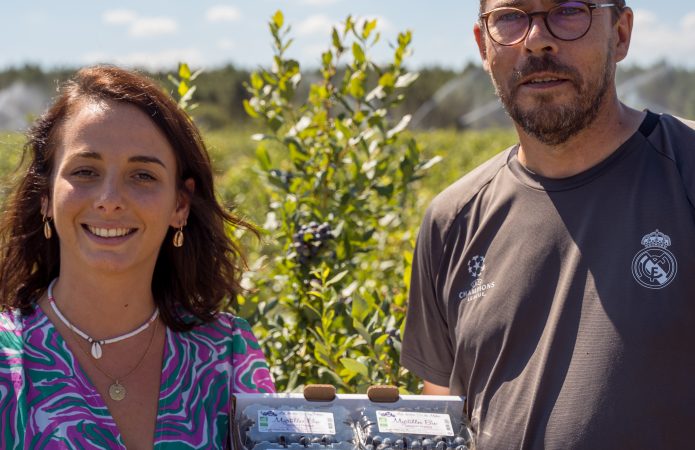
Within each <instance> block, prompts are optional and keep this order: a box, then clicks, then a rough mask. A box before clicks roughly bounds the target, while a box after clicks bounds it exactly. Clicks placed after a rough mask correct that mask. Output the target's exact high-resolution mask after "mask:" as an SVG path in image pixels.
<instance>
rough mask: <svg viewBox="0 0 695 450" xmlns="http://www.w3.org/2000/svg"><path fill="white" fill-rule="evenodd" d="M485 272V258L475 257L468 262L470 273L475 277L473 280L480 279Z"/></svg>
mask: <svg viewBox="0 0 695 450" xmlns="http://www.w3.org/2000/svg"><path fill="white" fill-rule="evenodd" d="M483 270H485V257H484V256H479V255H475V256H474V257H472V258H471V259H469V260H468V273H470V274H471V275H473V278H478V277H479V276H480V275H481V274H482V273H483Z"/></svg>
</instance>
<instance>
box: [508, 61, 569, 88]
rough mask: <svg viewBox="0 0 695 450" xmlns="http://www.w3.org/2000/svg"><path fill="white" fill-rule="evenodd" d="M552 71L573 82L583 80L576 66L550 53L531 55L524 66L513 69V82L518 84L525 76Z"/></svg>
mask: <svg viewBox="0 0 695 450" xmlns="http://www.w3.org/2000/svg"><path fill="white" fill-rule="evenodd" d="M542 72H552V73H553V74H555V75H561V76H562V77H565V78H568V79H569V80H570V81H572V82H577V81H579V80H581V75H580V73H579V71H578V70H577V69H575V68H574V67H571V66H568V65H565V64H562V63H560V62H558V61H557V60H556V59H555V57H553V56H552V55H550V54H545V55H543V56H540V57H539V56H530V57H529V58H528V59H527V60H526V62H525V63H524V65H523V66H521V67H520V68H518V69H514V70H513V71H512V78H511V83H512V85H516V84H518V83H519V82H520V81H521V80H523V79H524V78H526V77H528V76H531V75H533V74H536V73H542Z"/></svg>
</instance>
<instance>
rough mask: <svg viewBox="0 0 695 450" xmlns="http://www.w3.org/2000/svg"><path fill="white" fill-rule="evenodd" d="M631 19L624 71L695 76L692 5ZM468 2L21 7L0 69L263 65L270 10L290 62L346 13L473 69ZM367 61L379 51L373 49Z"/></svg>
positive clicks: (426, 54)
mask: <svg viewBox="0 0 695 450" xmlns="http://www.w3.org/2000/svg"><path fill="white" fill-rule="evenodd" d="M628 4H629V5H631V6H632V7H633V9H634V10H635V13H636V20H635V22H636V23H635V31H634V34H633V44H632V48H631V53H630V55H629V57H628V59H627V60H626V61H625V63H626V64H640V65H649V64H653V63H655V62H657V61H660V60H666V61H669V62H671V63H672V64H674V65H677V66H684V67H688V68H695V3H693V2H691V1H690V2H686V0H669V1H668V2H663V3H662V2H655V1H653V0H628ZM477 5H478V2H477V1H472V0H455V1H454V0H433V1H431V2H425V1H422V0H420V1H417V2H415V1H413V2H406V1H403V0H371V1H370V0H283V1H281V0H246V1H241V0H193V1H190V0H189V1H185V2H184V1H165V0H148V1H135V0H119V1H118V2H114V1H106V0H64V1H55V0H26V1H19V0H17V1H11V0H10V1H6V2H4V4H3V11H4V14H3V16H4V17H3V19H4V20H3V28H2V32H0V33H1V34H0V37H1V38H2V39H0V69H2V68H6V67H8V66H17V65H19V64H23V63H37V64H40V65H41V66H43V67H55V66H70V67H73V66H79V65H85V64H92V63H97V62H107V63H115V64H122V65H127V66H145V67H149V68H165V69H170V68H172V67H174V66H175V64H176V62H177V61H179V60H181V59H184V60H186V61H189V62H190V63H191V64H192V65H193V66H195V67H214V66H218V65H221V64H225V63H227V62H232V63H234V64H235V65H237V66H240V67H245V68H255V67H257V66H259V65H268V64H269V62H270V59H271V48H270V37H269V34H268V32H267V27H266V22H267V21H268V19H269V18H270V16H271V15H272V14H273V12H274V11H276V10H277V9H281V10H283V12H284V13H285V17H286V21H287V22H289V23H291V24H292V25H293V33H292V34H293V37H294V38H295V44H294V45H293V46H292V48H291V51H290V55H291V56H292V57H294V58H297V59H299V60H300V62H301V63H302V64H303V66H304V67H309V66H315V65H317V62H318V60H319V55H320V52H321V51H322V50H324V49H325V48H326V45H327V44H328V42H329V32H330V27H331V25H332V24H335V23H338V22H340V21H342V20H343V19H344V18H345V17H346V16H347V15H348V14H352V15H353V16H357V17H366V18H377V19H379V21H380V27H381V31H382V35H383V38H384V40H385V41H387V42H389V41H390V42H393V41H394V40H395V37H396V34H397V32H398V31H401V30H405V29H410V30H412V31H413V33H414V41H413V50H414V53H413V55H412V56H411V58H410V62H411V65H413V66H415V67H422V66H432V65H439V66H444V67H448V68H452V69H461V68H463V67H464V66H465V65H466V64H467V63H469V62H471V61H473V62H477V61H478V55H477V50H476V47H475V44H474V42H473V37H472V32H471V28H472V24H473V22H474V20H475V16H476V14H477ZM379 48H380V50H379V51H376V52H375V55H374V56H376V57H377V59H378V58H379V57H380V56H382V57H383V54H384V52H385V51H386V50H387V46H386V45H384V44H383V43H382V45H380V46H379Z"/></svg>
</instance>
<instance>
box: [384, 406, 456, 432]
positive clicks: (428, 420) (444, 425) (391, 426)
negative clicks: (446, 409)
mask: <svg viewBox="0 0 695 450" xmlns="http://www.w3.org/2000/svg"><path fill="white" fill-rule="evenodd" d="M376 418H377V424H378V426H379V432H380V433H398V434H420V435H429V434H431V435H433V436H453V435H454V429H453V427H452V426H451V418H450V417H449V415H448V414H436V413H420V412H412V411H377V412H376Z"/></svg>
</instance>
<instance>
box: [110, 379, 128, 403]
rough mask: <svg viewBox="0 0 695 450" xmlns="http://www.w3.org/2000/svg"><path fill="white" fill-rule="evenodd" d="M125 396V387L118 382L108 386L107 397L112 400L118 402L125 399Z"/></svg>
mask: <svg viewBox="0 0 695 450" xmlns="http://www.w3.org/2000/svg"><path fill="white" fill-rule="evenodd" d="M125 394H126V392H125V386H123V385H122V384H121V383H119V382H118V381H116V382H115V383H113V384H112V385H111V386H109V397H111V399H112V400H116V401H117V402H120V401H121V400H123V399H124V398H125Z"/></svg>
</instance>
